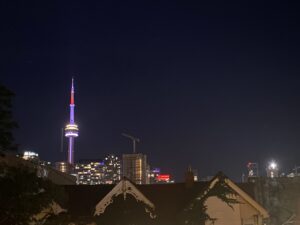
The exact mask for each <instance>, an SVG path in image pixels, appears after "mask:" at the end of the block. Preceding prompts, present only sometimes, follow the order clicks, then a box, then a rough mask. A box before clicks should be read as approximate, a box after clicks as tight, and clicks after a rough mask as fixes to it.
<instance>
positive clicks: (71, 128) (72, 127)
mask: <svg viewBox="0 0 300 225" xmlns="http://www.w3.org/2000/svg"><path fill="white" fill-rule="evenodd" d="M74 114H75V102H74V79H73V78H72V87H71V100H70V122H69V124H67V125H66V128H65V136H66V137H67V138H68V139H69V146H68V163H69V164H71V165H73V164H74V140H75V138H76V137H78V132H79V129H78V126H77V125H76V124H75V117H74Z"/></svg>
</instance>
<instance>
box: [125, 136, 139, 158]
mask: <svg viewBox="0 0 300 225" xmlns="http://www.w3.org/2000/svg"><path fill="white" fill-rule="evenodd" d="M122 135H123V136H124V137H127V138H129V139H131V140H132V145H133V154H135V153H136V142H140V139H139V138H137V137H133V136H132V135H129V134H125V133H122Z"/></svg>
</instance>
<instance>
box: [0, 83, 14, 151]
mask: <svg viewBox="0 0 300 225" xmlns="http://www.w3.org/2000/svg"><path fill="white" fill-rule="evenodd" d="M13 97H14V94H13V93H12V92H11V91H10V90H8V89H7V88H6V87H4V86H3V85H1V84H0V151H7V150H17V146H16V145H14V144H13V142H14V138H13V134H12V130H13V129H14V128H17V123H16V122H15V121H14V120H13V117H12V98H13Z"/></svg>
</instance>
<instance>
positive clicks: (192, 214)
mask: <svg viewBox="0 0 300 225" xmlns="http://www.w3.org/2000/svg"><path fill="white" fill-rule="evenodd" d="M216 178H218V181H217V182H216V183H215V185H214V186H213V187H212V188H209V186H208V187H207V190H206V191H204V193H202V194H201V195H200V196H198V197H197V198H195V199H194V200H193V201H192V202H191V203H190V204H189V205H188V206H187V207H186V208H185V209H184V211H183V212H182V213H181V214H180V215H179V216H178V221H177V222H178V224H186V225H202V224H203V225H204V224H205V222H206V221H209V220H210V221H215V220H217V219H218V218H211V217H210V216H209V215H208V213H207V206H206V201H207V199H208V198H209V197H217V198H219V199H221V200H222V201H223V202H225V203H227V205H228V206H229V207H232V204H236V203H238V201H237V200H236V198H235V195H236V193H235V192H234V191H233V190H232V189H231V188H230V187H229V186H228V185H227V184H226V182H225V179H227V178H226V177H225V176H224V175H223V174H221V173H219V174H218V175H217V176H216ZM213 180H214V179H213ZM213 180H212V181H213Z"/></svg>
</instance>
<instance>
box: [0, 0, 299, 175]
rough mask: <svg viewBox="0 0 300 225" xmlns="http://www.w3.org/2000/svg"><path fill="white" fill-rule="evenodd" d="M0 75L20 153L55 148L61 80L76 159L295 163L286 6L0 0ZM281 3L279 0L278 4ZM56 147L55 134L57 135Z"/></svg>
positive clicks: (294, 16)
mask: <svg viewBox="0 0 300 225" xmlns="http://www.w3.org/2000/svg"><path fill="white" fill-rule="evenodd" d="M1 2H2V3H1V7H0V8H1V9H0V11H1V13H0V17H1V30H2V31H1V36H0V43H1V49H0V57H1V61H0V82H1V83H3V84H4V85H6V86H7V87H8V88H10V89H11V90H13V91H14V92H15V94H16V97H15V99H14V117H15V119H16V120H17V121H18V123H19V126H20V128H19V129H18V130H17V131H16V132H15V137H16V142H17V143H18V144H20V148H19V150H20V151H22V150H24V149H27V150H32V151H36V152H38V153H39V154H40V157H41V158H42V159H44V160H48V161H62V160H66V149H67V148H66V147H67V146H66V143H65V152H60V137H61V128H62V127H63V126H65V124H66V123H67V122H68V116H69V97H70V85H71V78H72V76H74V78H75V92H76V95H75V104H76V108H75V120H76V122H77V123H78V125H79V127H80V136H79V137H78V138H77V139H76V146H75V159H76V160H79V159H87V158H88V159H90V158H103V157H104V156H105V155H106V154H108V153H115V154H117V155H121V154H122V153H129V152H131V149H132V146H131V142H130V141H129V140H128V139H126V138H125V137H122V136H121V133H123V132H126V133H129V134H132V135H134V136H137V137H139V138H140V139H141V143H140V144H139V145H138V146H137V150H138V151H139V152H142V153H145V154H147V155H148V159H149V162H150V165H151V166H153V167H160V168H161V169H162V170H163V171H164V172H166V173H171V174H173V175H175V178H176V180H177V181H180V180H183V174H184V171H185V170H186V168H187V167H188V165H192V167H194V168H196V169H198V172H199V175H201V176H206V175H214V174H215V173H216V172H217V171H219V170H221V171H223V172H224V173H225V174H226V175H228V176H229V177H231V178H233V179H234V180H237V181H238V180H240V178H241V174H242V173H243V172H246V164H247V162H249V161H253V162H258V163H259V166H260V170H261V173H263V174H265V167H266V163H267V162H268V161H269V160H271V159H275V160H277V161H278V163H279V166H280V168H281V170H282V172H288V171H290V170H291V169H292V168H293V167H294V166H295V165H300V53H299V52H300V44H299V43H300V29H299V25H300V23H299V21H300V20H299V19H300V14H299V10H300V7H299V6H298V5H292V3H291V1H269V2H264V1H257V2H255V1H236V2H230V1H220V2H218V1H169V2H168V1H138V2H127V1H120V2H117V1H95V2H91V1H69V2H68V1H57V2H56V1H36V2H32V1H22V3H21V1H20V2H17V1H11V0H6V1H1ZM287 2H289V3H287ZM65 142H66V139H65Z"/></svg>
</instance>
